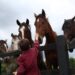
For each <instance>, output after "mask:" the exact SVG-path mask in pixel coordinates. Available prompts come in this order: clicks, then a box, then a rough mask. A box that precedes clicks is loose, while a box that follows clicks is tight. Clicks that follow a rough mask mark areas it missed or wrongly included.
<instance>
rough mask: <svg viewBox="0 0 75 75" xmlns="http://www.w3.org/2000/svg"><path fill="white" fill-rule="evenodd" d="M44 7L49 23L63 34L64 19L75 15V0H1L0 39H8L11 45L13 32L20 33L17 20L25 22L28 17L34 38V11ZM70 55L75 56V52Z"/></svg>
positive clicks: (57, 31) (36, 11)
mask: <svg viewBox="0 0 75 75" xmlns="http://www.w3.org/2000/svg"><path fill="white" fill-rule="evenodd" d="M42 9H44V10H45V13H46V16H47V17H48V20H49V23H50V24H51V26H52V28H53V30H54V31H55V32H56V33H57V35H63V31H62V25H63V23H64V19H70V18H72V17H74V16H75V0H0V39H4V40H6V39H7V43H8V44H9V45H10V44H11V33H13V34H18V25H17V24H16V20H17V19H18V20H19V21H20V22H24V21H26V19H27V18H28V19H29V21H30V26H31V32H32V38H33V39H34V34H35V26H34V22H35V17H34V13H36V14H39V13H41V11H42ZM70 55H71V56H74V55H75V52H73V53H70Z"/></svg>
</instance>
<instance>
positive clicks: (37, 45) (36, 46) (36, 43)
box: [33, 40, 39, 53]
mask: <svg viewBox="0 0 75 75" xmlns="http://www.w3.org/2000/svg"><path fill="white" fill-rule="evenodd" d="M33 48H34V49H35V51H36V53H38V52H39V41H38V40H35V42H34V45H33Z"/></svg>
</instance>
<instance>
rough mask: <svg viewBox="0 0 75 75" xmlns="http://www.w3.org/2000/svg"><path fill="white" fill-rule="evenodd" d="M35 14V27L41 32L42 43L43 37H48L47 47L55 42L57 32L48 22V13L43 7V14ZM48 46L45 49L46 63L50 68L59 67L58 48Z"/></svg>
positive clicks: (40, 39)
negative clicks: (52, 48)
mask: <svg viewBox="0 0 75 75" xmlns="http://www.w3.org/2000/svg"><path fill="white" fill-rule="evenodd" d="M34 16H35V22H34V25H35V28H36V32H37V33H38V34H39V41H40V43H42V39H43V37H45V38H46V43H45V46H46V47H47V46H48V44H51V43H54V42H55V41H56V36H57V35H56V33H55V32H54V31H53V29H52V27H51V25H50V24H49V22H48V19H47V18H46V13H45V11H44V10H43V9H42V13H41V14H38V15H36V14H34ZM48 51H49V49H48V47H47V49H46V50H45V56H46V61H45V63H46V65H47V68H48V69H49V70H53V69H57V67H58V61H57V52H56V50H50V51H49V52H48Z"/></svg>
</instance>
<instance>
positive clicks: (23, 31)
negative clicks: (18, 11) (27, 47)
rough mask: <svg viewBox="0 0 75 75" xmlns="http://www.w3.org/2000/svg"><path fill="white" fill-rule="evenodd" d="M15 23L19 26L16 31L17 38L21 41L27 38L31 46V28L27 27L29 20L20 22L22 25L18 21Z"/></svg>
mask: <svg viewBox="0 0 75 75" xmlns="http://www.w3.org/2000/svg"><path fill="white" fill-rule="evenodd" d="M16 22H17V24H18V26H19V29H18V31H19V37H20V38H21V39H25V38H27V39H28V40H29V41H30V44H31V46H32V44H33V41H32V37H31V28H30V25H29V19H26V22H22V23H20V21H19V20H17V21H16Z"/></svg>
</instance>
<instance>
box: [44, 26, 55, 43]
mask: <svg viewBox="0 0 75 75" xmlns="http://www.w3.org/2000/svg"><path fill="white" fill-rule="evenodd" d="M49 26H50V25H49ZM48 28H49V29H48V33H47V34H46V35H45V37H46V44H50V43H54V42H55V40H56V35H55V33H54V31H53V30H52V28H51V26H50V27H48Z"/></svg>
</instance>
